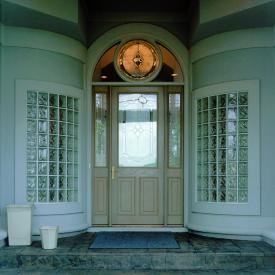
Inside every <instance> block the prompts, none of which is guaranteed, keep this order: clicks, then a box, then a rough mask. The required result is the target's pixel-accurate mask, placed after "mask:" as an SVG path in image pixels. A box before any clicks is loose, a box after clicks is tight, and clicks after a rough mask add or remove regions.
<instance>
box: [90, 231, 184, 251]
mask: <svg viewBox="0 0 275 275" xmlns="http://www.w3.org/2000/svg"><path fill="white" fill-rule="evenodd" d="M90 248H91V249H101V248H104V249H138V248H140V249H147V248H150V249H161V248H163V249H165V248H179V245H178V243H177V241H176V240H175V238H174V234H173V233H171V232H99V233H96V237H95V239H94V240H93V242H92V244H91V246H90Z"/></svg>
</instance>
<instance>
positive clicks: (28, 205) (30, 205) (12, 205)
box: [6, 204, 33, 208]
mask: <svg viewBox="0 0 275 275" xmlns="http://www.w3.org/2000/svg"><path fill="white" fill-rule="evenodd" d="M6 207H7V208H32V207H33V204H9V205H7V206H6Z"/></svg>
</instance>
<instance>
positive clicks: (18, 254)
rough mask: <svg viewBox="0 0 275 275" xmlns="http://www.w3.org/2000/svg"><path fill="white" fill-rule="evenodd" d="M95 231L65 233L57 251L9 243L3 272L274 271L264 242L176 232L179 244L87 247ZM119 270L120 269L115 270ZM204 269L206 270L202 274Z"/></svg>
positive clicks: (2, 255) (1, 261) (0, 258)
mask: <svg viewBox="0 0 275 275" xmlns="http://www.w3.org/2000/svg"><path fill="white" fill-rule="evenodd" d="M95 234H96V233H88V232H87V233H82V234H79V235H76V236H71V237H66V238H61V239H59V240H58V247H57V248H56V249H55V250H43V249H42V248H41V242H40V241H34V242H33V243H32V245H31V246H22V247H20V246H14V247H9V246H5V247H3V248H1V249H0V273H1V274H2V272H3V274H4V273H5V272H15V271H16V272H22V273H24V272H25V273H26V274H28V272H29V273H33V272H34V273H35V272H38V274H44V273H43V272H45V274H46V272H50V273H51V274H56V273H60V272H61V273H62V272H68V273H67V274H70V273H71V272H72V273H75V274H86V273H85V272H88V271H89V272H95V273H94V274H112V272H114V274H121V273H122V274H129V273H130V274H132V273H133V274H136V273H137V274H152V273H153V274H155V273H157V274H158V273H159V272H160V274H162V272H167V274H168V273H169V272H171V271H173V273H174V272H176V271H177V272H180V271H181V272H182V271H188V273H187V274H189V272H190V274H205V273H206V274H231V272H233V271H234V273H236V272H237V271H238V272H240V273H238V272H237V273H236V274H243V273H241V272H246V271H249V272H250V274H251V273H252V274H274V272H275V247H273V246H270V245H269V244H267V243H266V242H263V241H243V240H229V239H216V238H209V237H203V236H198V235H194V234H192V233H187V232H186V233H173V234H174V236H175V239H176V241H177V242H178V244H179V248H178V249H89V246H90V244H91V243H92V241H93V239H94V238H95ZM111 270H112V271H111ZM115 270H117V271H115ZM118 270H119V272H120V273H116V272H118ZM130 270H131V271H130ZM104 271H105V272H106V273H104ZM202 271H204V272H205V273H204V272H203V273H201V272H202ZM97 272H99V273H97ZM109 272H111V273H109ZM177 272H176V273H177ZM193 272H194V273H193ZM253 272H254V273H253ZM7 274H13V273H7ZM35 274H36V273H35ZM89 274H90V273H89ZM91 274H93V273H91ZM181 274H182V273H181ZM184 274H185V273H184Z"/></svg>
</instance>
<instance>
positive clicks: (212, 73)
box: [192, 47, 275, 217]
mask: <svg viewBox="0 0 275 275" xmlns="http://www.w3.org/2000/svg"><path fill="white" fill-rule="evenodd" d="M274 72H275V49H274V47H267V48H264V47H261V48H250V49H241V50H233V51H227V52H224V53H218V54H214V55H210V56H207V57H204V58H202V59H200V60H198V61H196V62H194V63H193V66H192V77H193V83H192V84H193V89H197V88H200V87H203V86H207V85H211V84H214V83H220V82H226V81H233V80H244V79H259V80H260V129H261V130H260V131H261V133H260V150H261V216H266V217H268V216H275V212H274V209H275V200H274V194H275V184H274V165H273V168H272V167H271V166H272V163H274V156H275V143H274V136H275V124H274V106H275V88H274V87H275V80H274Z"/></svg>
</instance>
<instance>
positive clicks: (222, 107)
mask: <svg viewBox="0 0 275 275" xmlns="http://www.w3.org/2000/svg"><path fill="white" fill-rule="evenodd" d="M196 103H197V105H196V107H197V109H196V115H197V121H196V127H197V132H196V133H197V134H196V136H197V152H196V154H197V200H198V201H208V202H226V203H247V201H248V92H246V91H241V92H233V93H229V94H220V95H214V96H209V97H204V98H198V99H197V101H196Z"/></svg>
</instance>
